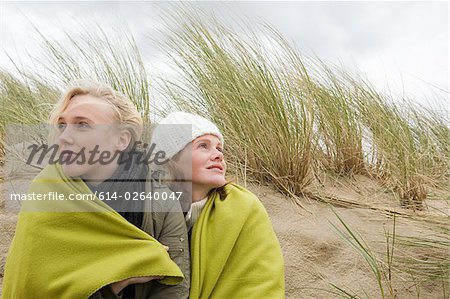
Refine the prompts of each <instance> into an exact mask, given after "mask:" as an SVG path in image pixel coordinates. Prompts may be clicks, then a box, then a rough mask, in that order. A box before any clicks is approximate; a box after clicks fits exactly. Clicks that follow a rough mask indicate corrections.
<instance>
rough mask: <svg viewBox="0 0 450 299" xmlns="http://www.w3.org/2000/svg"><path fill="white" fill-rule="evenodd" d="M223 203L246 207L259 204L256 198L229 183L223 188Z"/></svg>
mask: <svg viewBox="0 0 450 299" xmlns="http://www.w3.org/2000/svg"><path fill="white" fill-rule="evenodd" d="M224 189H225V201H227V200H229V201H230V202H231V201H233V202H238V203H241V204H246V205H254V204H256V203H258V204H259V203H261V201H260V200H259V198H258V196H256V194H254V193H253V192H251V191H250V190H248V189H247V188H245V187H242V186H241V185H238V184H236V183H229V184H227V185H226V186H225V188H224Z"/></svg>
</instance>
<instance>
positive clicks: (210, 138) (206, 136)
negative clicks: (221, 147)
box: [194, 134, 222, 144]
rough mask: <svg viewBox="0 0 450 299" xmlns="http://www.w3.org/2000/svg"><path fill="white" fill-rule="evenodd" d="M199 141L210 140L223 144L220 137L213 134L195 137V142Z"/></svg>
mask: <svg viewBox="0 0 450 299" xmlns="http://www.w3.org/2000/svg"><path fill="white" fill-rule="evenodd" d="M199 141H208V142H214V143H219V144H222V142H221V141H220V138H219V137H217V136H216V135H213V134H206V135H202V136H199V137H197V138H195V139H194V142H199Z"/></svg>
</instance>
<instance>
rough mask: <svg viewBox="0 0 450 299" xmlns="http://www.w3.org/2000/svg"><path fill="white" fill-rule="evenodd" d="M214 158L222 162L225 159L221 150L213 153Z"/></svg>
mask: <svg viewBox="0 0 450 299" xmlns="http://www.w3.org/2000/svg"><path fill="white" fill-rule="evenodd" d="M212 160H213V161H219V162H221V161H222V160H223V153H222V152H221V151H219V150H215V152H214V154H213V155H212Z"/></svg>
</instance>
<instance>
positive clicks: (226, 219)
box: [189, 184, 284, 299]
mask: <svg viewBox="0 0 450 299" xmlns="http://www.w3.org/2000/svg"><path fill="white" fill-rule="evenodd" d="M225 193H226V197H225V198H224V199H221V198H220V196H219V195H217V194H216V195H213V196H212V197H210V198H208V200H207V202H206V204H205V207H204V208H203V211H202V213H201V215H200V217H199V219H198V220H197V222H196V223H195V225H194V228H193V232H192V237H191V271H192V272H191V290H190V297H189V298H190V299H197V298H200V299H206V298H219V299H222V298H223V299H229V298H246V299H252V298H255V299H261V298H271V299H276V298H284V263H283V256H282V253H281V248H280V244H279V242H278V240H277V237H276V235H275V233H274V231H273V228H272V224H271V222H270V219H269V216H268V215H267V212H266V210H265V209H264V206H263V205H262V204H261V202H260V201H259V199H258V198H257V197H256V196H255V195H254V194H253V193H251V192H250V191H248V190H246V189H244V188H242V187H240V186H237V185H234V184H228V185H227V186H225Z"/></svg>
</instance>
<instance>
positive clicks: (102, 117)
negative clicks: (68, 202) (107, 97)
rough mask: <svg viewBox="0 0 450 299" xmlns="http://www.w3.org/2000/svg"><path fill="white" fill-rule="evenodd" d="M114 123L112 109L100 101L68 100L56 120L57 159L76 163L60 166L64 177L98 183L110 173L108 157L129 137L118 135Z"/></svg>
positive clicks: (111, 166)
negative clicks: (58, 157) (58, 154)
mask: <svg viewBox="0 0 450 299" xmlns="http://www.w3.org/2000/svg"><path fill="white" fill-rule="evenodd" d="M114 122H115V121H114V110H113V108H112V107H111V106H110V104H109V103H107V102H106V101H104V100H102V99H101V98H98V97H95V96H92V95H76V96H74V97H73V98H72V99H71V100H70V102H69V105H68V106H67V107H66V109H65V110H64V111H63V112H62V113H61V115H60V116H59V118H58V125H57V126H58V133H57V136H56V144H57V145H58V146H59V153H60V158H61V160H65V161H69V160H70V161H76V162H75V163H64V162H62V163H61V164H62V168H63V171H64V173H65V174H66V175H68V176H71V177H81V178H83V179H85V180H87V181H89V182H90V183H92V184H98V183H100V182H102V181H104V180H106V179H108V178H109V177H110V176H111V175H112V174H113V173H114V171H115V169H116V168H117V162H116V160H113V161H112V158H113V157H114V155H116V157H117V154H116V153H118V151H122V150H124V149H125V148H126V147H127V146H128V143H129V142H130V138H129V137H130V136H129V135H130V134H129V133H128V136H127V134H123V132H119V131H118V130H117V127H116V126H117V124H115V125H114ZM101 155H103V157H102V156H101ZM108 156H109V157H108Z"/></svg>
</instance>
